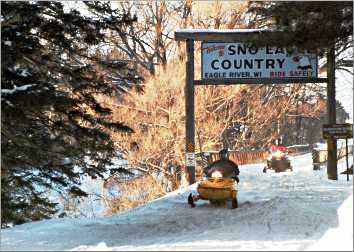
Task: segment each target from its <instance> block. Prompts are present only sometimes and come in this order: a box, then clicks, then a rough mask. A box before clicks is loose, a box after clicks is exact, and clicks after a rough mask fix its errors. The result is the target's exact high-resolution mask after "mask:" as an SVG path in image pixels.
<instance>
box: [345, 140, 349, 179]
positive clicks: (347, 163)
mask: <svg viewBox="0 0 354 252" xmlns="http://www.w3.org/2000/svg"><path fill="white" fill-rule="evenodd" d="M345 161H346V165H347V181H349V160H348V138H347V137H346V138H345Z"/></svg>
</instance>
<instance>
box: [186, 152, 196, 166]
mask: <svg viewBox="0 0 354 252" xmlns="http://www.w3.org/2000/svg"><path fill="white" fill-rule="evenodd" d="M186 166H195V154H194V153H192V152H189V153H186Z"/></svg>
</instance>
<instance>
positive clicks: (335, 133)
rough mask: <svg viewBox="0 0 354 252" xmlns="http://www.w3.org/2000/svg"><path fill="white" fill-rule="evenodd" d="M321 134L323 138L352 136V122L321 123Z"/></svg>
mask: <svg viewBox="0 0 354 252" xmlns="http://www.w3.org/2000/svg"><path fill="white" fill-rule="evenodd" d="M322 135H323V138H324V139H330V138H335V139H341V138H343V139H345V138H353V124H350V123H342V124H323V128H322Z"/></svg>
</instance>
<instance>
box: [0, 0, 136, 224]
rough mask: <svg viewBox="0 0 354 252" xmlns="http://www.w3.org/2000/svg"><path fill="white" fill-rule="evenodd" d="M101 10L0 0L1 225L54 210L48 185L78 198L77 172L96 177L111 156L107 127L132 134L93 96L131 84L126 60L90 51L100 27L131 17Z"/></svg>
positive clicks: (102, 34)
mask: <svg viewBox="0 0 354 252" xmlns="http://www.w3.org/2000/svg"><path fill="white" fill-rule="evenodd" d="M100 6H101V7H102V6H104V5H103V4H100V3H97V4H92V6H91V7H92V8H95V11H96V12H97V13H103V14H104V13H105V11H107V9H105V8H101V9H99V8H98V7H100ZM88 7H90V6H88ZM108 10H109V11H110V15H109V18H102V16H103V14H102V16H101V18H99V17H97V18H94V17H90V16H84V15H82V14H81V13H80V12H78V11H76V10H70V11H66V10H65V9H64V8H63V5H62V3H60V2H45V1H44V2H42V1H39V2H37V1H36V2H1V59H2V62H1V63H2V64H1V113H2V116H1V221H2V227H5V226H6V225H7V224H9V223H14V224H20V223H24V222H28V221H31V220H40V219H43V218H48V217H50V216H51V215H52V214H53V213H55V211H56V204H55V203H53V202H51V201H50V200H49V199H48V198H47V196H46V194H45V193H46V192H47V191H48V189H54V190H57V191H60V192H63V191H69V192H70V193H71V194H73V195H76V196H85V195H86V193H85V192H83V191H82V190H80V189H79V186H78V185H79V184H80V176H82V175H89V176H91V177H92V178H96V177H102V176H103V175H104V173H105V172H107V171H106V169H107V168H106V167H107V164H111V158H112V157H114V156H117V152H116V148H115V146H114V143H113V142H112V140H111V138H110V135H109V130H115V131H123V132H128V133H129V132H132V130H131V129H130V128H129V127H128V126H126V125H125V124H124V123H123V122H113V121H112V120H111V110H110V109H109V108H107V107H105V106H103V105H102V104H100V103H99V102H98V101H97V95H98V94H99V95H109V96H112V95H122V90H125V88H127V87H131V86H134V81H135V79H134V76H135V73H132V72H131V71H130V70H129V68H128V66H127V65H126V63H124V62H121V61H119V60H116V61H111V62H107V61H106V60H104V59H103V58H102V57H99V56H97V55H99V54H97V53H96V51H97V49H98V48H99V47H100V46H102V44H103V43H104V42H105V31H107V29H109V28H110V27H112V26H114V27H115V29H119V27H120V26H122V25H129V24H130V23H131V22H133V21H134V20H132V19H129V17H127V16H121V15H119V13H117V11H115V12H113V11H112V10H110V9H108ZM122 85H125V86H124V87H123V88H122Z"/></svg>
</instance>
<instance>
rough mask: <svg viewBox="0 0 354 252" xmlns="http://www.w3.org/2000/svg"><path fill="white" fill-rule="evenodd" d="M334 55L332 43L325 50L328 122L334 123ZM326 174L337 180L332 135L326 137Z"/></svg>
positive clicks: (334, 143) (335, 156)
mask: <svg viewBox="0 0 354 252" xmlns="http://www.w3.org/2000/svg"><path fill="white" fill-rule="evenodd" d="M334 57H335V55H334V45H333V46H331V47H330V48H329V50H328V52H327V78H328V83H327V114H328V123H329V124H335V123H336V86H335V58H334ZM327 152H328V161H327V176H328V179H332V180H337V179H338V172H337V140H336V139H335V138H333V137H331V138H328V139H327Z"/></svg>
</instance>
